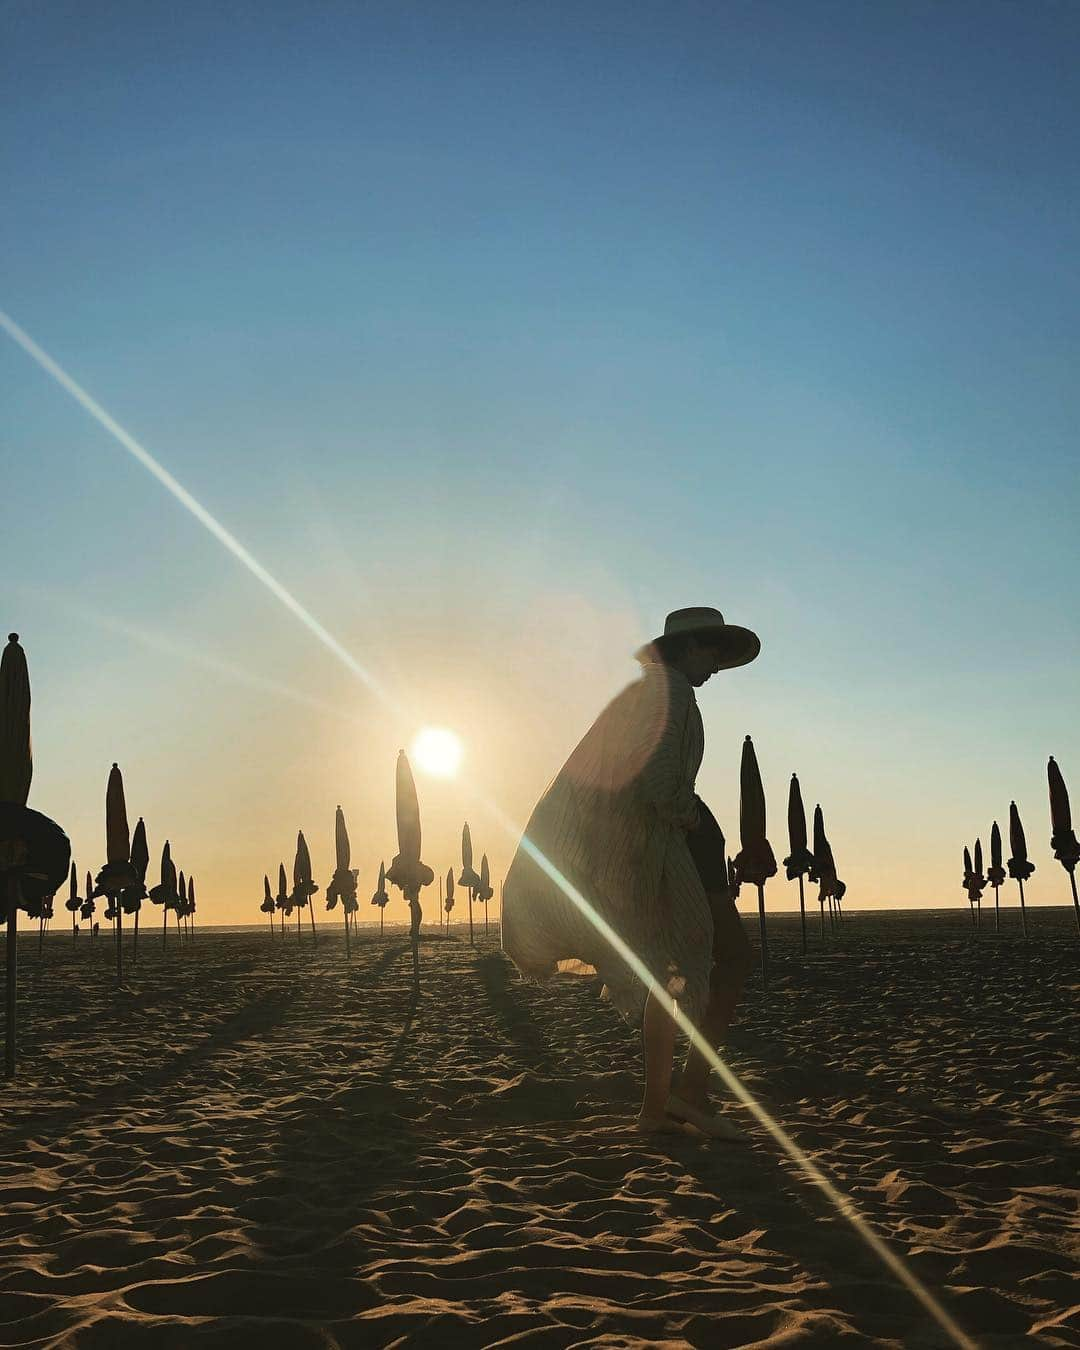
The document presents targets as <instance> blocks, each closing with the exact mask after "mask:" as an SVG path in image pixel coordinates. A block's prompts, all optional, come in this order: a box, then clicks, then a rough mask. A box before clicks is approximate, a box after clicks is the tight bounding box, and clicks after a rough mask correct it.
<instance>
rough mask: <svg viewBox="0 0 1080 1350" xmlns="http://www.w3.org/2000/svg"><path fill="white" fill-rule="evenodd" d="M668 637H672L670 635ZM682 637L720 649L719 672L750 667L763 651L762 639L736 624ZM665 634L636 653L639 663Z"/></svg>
mask: <svg viewBox="0 0 1080 1350" xmlns="http://www.w3.org/2000/svg"><path fill="white" fill-rule="evenodd" d="M666 636H671V635H670V634H668V635H666ZM679 636H680V637H684V636H685V637H694V638H697V640H698V641H699V642H701V643H706V644H708V645H709V646H715V647H718V648H719V650H720V653H721V660H720V664H719V666H718V667H717V669H718V670H734V669H735V668H736V667H737V666H748V665H749V664H750V662H751V661H753V660H754V658H755V657H756V656H757V655H758V653H759V652H760V651H761V639H760V638H759V637H758V635H757V634H756V633H755V632H754V631H753V630H752V629H750V628H740V627H739V625H738V624H736V623H725V624H724V625H723V626H722V627H719V628H709V627H705V628H693V629H687V630H686V632H685V633H680V634H679ZM664 637H665V634H663V633H661V634H660V636H659V637H655V638H653V639H652V641H651V642H646V644H645V646H644V647H639V648H638V650H637V651H636V652H635V653H634V655H635V656H636V657H637V659H638V660H639V661H641V660H644V659H645V658H646V657H647V656H648V655H649V652H650V650H651V649H652V648H653V647H654V646H655V645H656V643H658V642H661V641H662V640H663V638H664Z"/></svg>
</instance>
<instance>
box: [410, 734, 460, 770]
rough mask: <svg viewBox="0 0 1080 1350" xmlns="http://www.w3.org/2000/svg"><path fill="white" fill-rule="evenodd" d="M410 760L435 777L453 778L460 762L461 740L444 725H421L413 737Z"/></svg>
mask: <svg viewBox="0 0 1080 1350" xmlns="http://www.w3.org/2000/svg"><path fill="white" fill-rule="evenodd" d="M412 760H413V762H414V763H415V764H416V765H417V767H418V768H420V769H423V771H424V772H425V773H430V774H434V776H435V777H436V778H453V776H454V775H455V774H456V773H457V771H458V766H459V765H460V764H461V741H460V740H459V739H458V737H457V736H455V735H454V733H453V732H452V731H448V730H447V729H446V727H421V728H420V730H419V731H418V732H417V733H416V736H415V738H414V739H413V743H412Z"/></svg>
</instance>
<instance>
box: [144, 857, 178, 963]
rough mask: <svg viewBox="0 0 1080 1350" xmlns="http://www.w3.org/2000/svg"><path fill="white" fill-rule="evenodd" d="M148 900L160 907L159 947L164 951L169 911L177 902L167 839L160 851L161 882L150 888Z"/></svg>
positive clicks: (174, 878)
mask: <svg viewBox="0 0 1080 1350" xmlns="http://www.w3.org/2000/svg"><path fill="white" fill-rule="evenodd" d="M150 899H151V901H152V902H153V904H155V905H160V906H161V946H162V949H164V947H165V944H166V942H167V941H168V934H169V910H170V909H175V908H176V904H177V901H178V900H179V894H178V892H177V885H176V868H175V866H174V865H173V860H172V850H171V848H170V847H169V841H168V840H167V839H166V840H165V847H164V848H163V849H162V850H161V880H160V881H159V882H158V884H157V885H156V886H151V887H150Z"/></svg>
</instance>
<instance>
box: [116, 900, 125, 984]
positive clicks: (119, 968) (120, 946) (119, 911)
mask: <svg viewBox="0 0 1080 1350" xmlns="http://www.w3.org/2000/svg"><path fill="white" fill-rule="evenodd" d="M123 913H124V910H123V906H122V905H121V904H120V897H119V896H117V897H116V983H117V984H123V983H124V921H123V918H122V915H123Z"/></svg>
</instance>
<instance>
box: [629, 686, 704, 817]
mask: <svg viewBox="0 0 1080 1350" xmlns="http://www.w3.org/2000/svg"><path fill="white" fill-rule="evenodd" d="M650 685H651V686H652V687H651V688H650V689H649V691H648V697H647V698H646V700H645V705H646V716H645V717H644V718H643V719H642V734H643V735H644V736H646V737H648V738H649V739H650V740H651V742H652V744H651V748H650V747H645V750H644V752H643V754H642V759H643V761H644V764H643V768H642V770H641V775H640V778H639V780H638V784H639V788H640V792H641V798H642V800H643V801H645V802H647V803H648V804H649V805H650V806H652V807H653V809H654V810H655V811H656V814H657V815H658V816H659V817H660V819H661V820H662V821H664V823H665V824H668V825H675V826H677V827H678V828H679V829H681V830H692V829H694V827H695V826H696V825H697V823H698V819H699V811H698V799H697V797H696V796H695V795H694V784H693V782H692V781H689V780H688V776H687V775H688V765H687V762H686V758H685V754H684V744H685V738H686V731H687V723H688V720H689V718H690V717H692V716H693V713H694V709H693V694H692V693H691V690H690V686H689V685H688V684H684V682H683V681H682V680H673V679H671V678H669V677H667V676H665V675H664V674H663V673H659V672H658V674H657V675H656V676H654V677H653V678H652V680H650Z"/></svg>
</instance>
